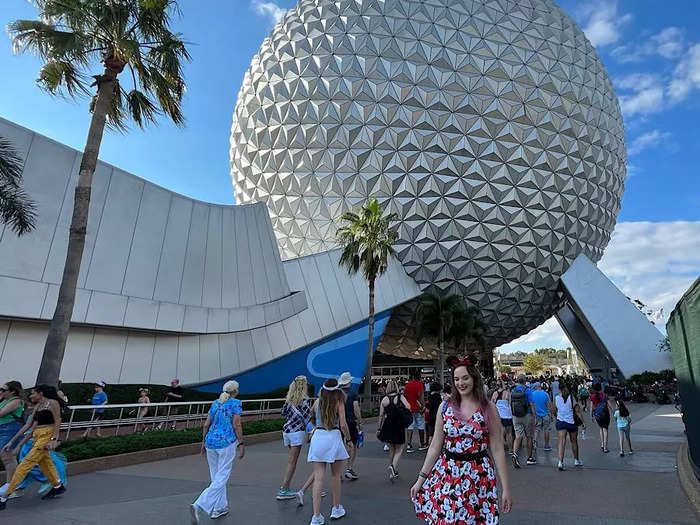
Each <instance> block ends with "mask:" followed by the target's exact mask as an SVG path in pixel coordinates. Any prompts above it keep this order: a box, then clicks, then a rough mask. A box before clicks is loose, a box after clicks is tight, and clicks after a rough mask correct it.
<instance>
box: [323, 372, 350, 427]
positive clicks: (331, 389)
mask: <svg viewBox="0 0 700 525" xmlns="http://www.w3.org/2000/svg"><path fill="white" fill-rule="evenodd" d="M338 403H345V393H344V392H343V391H342V390H340V388H338V380H337V379H333V378H331V379H326V382H325V383H323V388H321V392H320V393H319V395H318V411H319V412H320V413H321V423H323V428H325V429H326V430H331V429H333V427H335V426H337V425H338V422H337V416H338ZM318 423H319V422H318V421H317V422H316V424H317V425H318Z"/></svg>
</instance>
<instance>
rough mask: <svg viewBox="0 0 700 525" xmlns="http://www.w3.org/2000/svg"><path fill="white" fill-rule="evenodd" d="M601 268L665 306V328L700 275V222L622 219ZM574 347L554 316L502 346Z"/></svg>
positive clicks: (632, 292) (623, 286)
mask: <svg viewBox="0 0 700 525" xmlns="http://www.w3.org/2000/svg"><path fill="white" fill-rule="evenodd" d="M598 267H599V268H600V269H601V270H602V271H603V272H604V273H605V275H607V276H608V277H609V278H610V280H612V282H613V283H614V284H615V286H617V287H618V288H619V289H620V290H621V291H622V292H623V293H624V294H625V295H627V296H629V297H631V298H633V299H639V300H641V301H642V302H643V303H645V304H646V305H647V306H649V307H651V308H653V309H655V310H656V311H660V310H661V309H663V317H662V319H661V320H660V322H657V323H656V325H657V327H658V328H660V329H663V328H664V325H665V323H666V321H667V320H668V316H669V315H670V313H671V311H672V310H673V308H674V307H675V305H676V303H677V302H678V300H679V299H680V298H681V296H682V295H683V293H685V291H686V290H687V289H688V288H689V287H690V285H691V284H692V283H693V282H694V280H695V279H696V278H697V277H698V275H700V221H697V222H687V221H678V222H620V223H618V225H617V227H616V228H615V232H614V233H613V235H612V239H611V241H610V244H609V245H608V247H607V249H606V250H605V255H604V256H603V258H602V259H601V261H600V262H599V263H598ZM546 346H553V347H559V348H563V347H566V346H569V343H568V340H567V339H566V336H565V335H564V332H563V331H562V330H561V328H559V324H558V323H557V321H556V320H555V319H554V318H552V319H549V320H548V321H547V322H545V323H544V324H543V325H541V326H539V327H538V328H535V329H534V330H532V331H531V332H530V333H528V334H526V335H524V336H522V337H520V338H518V339H516V340H515V341H512V342H510V343H508V344H506V345H503V346H501V347H500V350H501V351H502V352H515V351H518V350H522V351H532V350H534V349H535V348H539V347H546Z"/></svg>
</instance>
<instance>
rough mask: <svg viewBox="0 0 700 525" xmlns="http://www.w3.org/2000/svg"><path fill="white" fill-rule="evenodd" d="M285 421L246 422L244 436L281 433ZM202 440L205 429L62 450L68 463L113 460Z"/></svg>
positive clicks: (88, 442) (74, 444)
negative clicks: (124, 455) (106, 457)
mask: <svg viewBox="0 0 700 525" xmlns="http://www.w3.org/2000/svg"><path fill="white" fill-rule="evenodd" d="M283 423H284V420H283V419H264V420H260V421H244V422H243V434H244V435H246V436H249V435H251V434H262V433H264V432H274V431H279V430H282V424H283ZM201 440H202V429H201V428H191V429H188V430H174V431H168V430H156V431H153V432H146V433H145V434H130V435H125V436H109V437H104V438H87V439H79V440H75V441H68V442H66V443H63V444H62V445H61V446H60V447H59V448H58V450H59V452H62V453H63V454H65V455H66V457H67V458H68V461H78V460H81V459H90V458H99V457H104V456H114V455H117V454H125V453H127V452H139V451H141V450H152V449H156V448H164V447H173V446H176V445H187V444H189V443H198V442H200V441H201Z"/></svg>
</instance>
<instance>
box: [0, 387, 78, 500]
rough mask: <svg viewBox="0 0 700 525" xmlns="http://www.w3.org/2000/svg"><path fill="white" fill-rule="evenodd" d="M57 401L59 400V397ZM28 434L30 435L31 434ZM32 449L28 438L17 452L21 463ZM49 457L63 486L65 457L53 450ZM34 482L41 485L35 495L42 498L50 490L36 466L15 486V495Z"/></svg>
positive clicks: (66, 473)
mask: <svg viewBox="0 0 700 525" xmlns="http://www.w3.org/2000/svg"><path fill="white" fill-rule="evenodd" d="M59 399H61V397H60V395H59ZM25 434H26V433H25ZM29 434H30V435H31V433H29ZM32 448H34V439H33V438H30V439H29V441H27V442H26V443H25V444H24V445H22V448H21V449H20V451H19V461H23V460H24V458H26V457H27V455H28V454H29V453H30V452H31V451H32ZM49 455H50V456H51V461H52V462H53V466H54V468H55V469H56V473H57V474H58V479H59V481H60V482H61V483H62V484H63V485H64V486H65V485H66V483H67V480H68V469H67V463H68V461H67V459H66V456H64V455H63V454H61V453H60V452H56V451H55V450H52V451H50V452H49ZM34 481H37V482H39V483H41V486H40V487H39V490H38V491H37V494H39V496H44V495H46V493H47V492H48V491H49V490H51V483H49V480H48V478H47V477H46V476H45V475H44V473H43V472H42V471H41V469H40V468H39V466H38V465H37V466H34V468H32V470H30V471H29V473H28V474H27V475H26V476H25V478H24V481H23V482H22V483H20V484H19V485H17V489H16V490H15V494H20V493H21V492H24V490H26V489H27V487H29V485H31V484H32V483H33V482H34ZM3 488H4V487H3ZM0 490H2V489H0Z"/></svg>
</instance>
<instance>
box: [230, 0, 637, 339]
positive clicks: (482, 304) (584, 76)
mask: <svg viewBox="0 0 700 525" xmlns="http://www.w3.org/2000/svg"><path fill="white" fill-rule="evenodd" d="M230 157H231V176H232V179H233V185H234V190H235V196H236V199H237V201H238V202H239V203H247V202H255V201H261V202H265V203H266V205H267V207H268V209H269V212H270V217H271V219H272V224H273V227H274V230H275V233H276V236H277V241H278V244H279V248H280V252H281V254H282V256H283V258H286V259H288V258H293V257H296V256H301V255H307V254H311V253H318V252H321V251H325V250H329V249H332V248H334V247H335V246H336V245H335V231H336V228H337V224H338V222H337V219H338V218H339V217H340V215H341V214H342V213H344V212H345V211H348V210H351V209H353V208H356V207H357V206H359V205H361V204H362V203H363V202H364V201H365V200H366V199H367V198H369V197H376V198H377V199H378V200H379V202H380V203H381V204H382V205H383V206H384V207H385V209H386V210H387V212H395V213H396V214H397V216H398V221H397V222H396V223H395V225H394V227H395V228H396V229H397V231H398V234H399V239H398V242H397V244H396V246H395V248H396V252H397V257H398V258H399V260H400V261H401V262H402V263H403V265H404V267H405V269H406V271H407V272H408V273H409V275H411V276H412V277H413V278H414V279H415V280H416V281H417V282H418V283H419V284H420V285H421V287H423V288H425V289H437V290H441V291H444V292H445V293H459V294H461V295H462V296H464V297H465V299H466V300H467V301H468V302H469V303H470V304H471V305H473V306H476V307H477V308H478V309H479V312H480V314H479V315H480V316H481V319H482V321H483V322H484V323H485V325H486V326H487V334H486V336H487V344H488V345H490V346H496V345H499V344H502V343H505V342H508V341H510V340H512V339H514V338H516V337H518V336H520V335H522V334H524V333H526V332H527V331H529V330H531V329H532V328H534V327H536V326H537V325H539V324H541V323H542V322H543V321H544V320H545V319H546V318H548V317H549V316H551V314H552V313H553V312H554V311H555V309H556V308H557V307H558V306H559V304H560V301H561V299H560V294H559V293H558V277H559V276H560V275H561V274H562V273H563V272H564V271H566V269H567V268H568V266H569V265H570V264H571V262H572V261H573V260H574V258H575V257H576V256H577V255H579V254H581V253H584V254H586V255H587V256H588V257H589V258H591V259H592V260H593V261H597V260H599V259H600V257H601V255H602V252H603V249H604V248H605V246H606V245H607V243H608V241H609V239H610V234H611V232H612V230H613V228H614V226H615V220H616V217H617V214H618V211H619V209H620V200H621V197H622V193H623V189H624V179H625V173H626V172H625V163H626V152H625V142H624V128H623V121H622V116H621V114H620V108H619V104H618V101H617V98H616V96H615V92H614V90H613V86H612V83H611V81H610V78H609V77H608V74H607V72H606V71H605V68H604V66H603V64H602V62H601V60H600V57H599V56H598V54H597V53H596V51H595V49H594V48H593V47H592V46H591V44H590V42H589V41H588V40H587V39H586V37H585V36H584V34H583V32H582V31H581V29H580V28H579V27H578V26H577V25H576V24H575V23H574V22H573V21H572V20H571V18H569V16H567V15H566V14H565V13H564V12H563V11H562V10H561V9H560V8H559V7H558V6H556V5H555V4H554V3H553V2H552V1H550V0H480V1H479V0H300V1H299V3H298V4H297V5H296V7H295V8H293V9H291V10H289V11H288V12H287V13H286V15H285V16H284V18H283V19H282V20H281V21H280V22H279V23H278V24H277V25H276V26H275V27H274V29H273V30H272V33H271V34H270V36H269V37H268V38H266V39H265V40H264V41H263V43H262V46H261V47H260V50H259V52H258V53H257V54H256V55H255V57H254V58H253V60H252V63H251V65H250V68H249V69H248V71H247V72H246V74H245V77H244V80H243V85H242V87H241V89H240V92H239V95H238V101H237V104H236V107H235V110H234V117H233V126H232V131H231V151H230Z"/></svg>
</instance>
